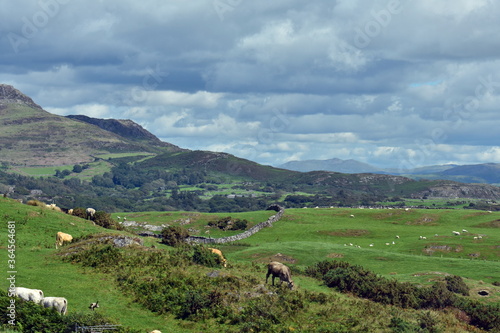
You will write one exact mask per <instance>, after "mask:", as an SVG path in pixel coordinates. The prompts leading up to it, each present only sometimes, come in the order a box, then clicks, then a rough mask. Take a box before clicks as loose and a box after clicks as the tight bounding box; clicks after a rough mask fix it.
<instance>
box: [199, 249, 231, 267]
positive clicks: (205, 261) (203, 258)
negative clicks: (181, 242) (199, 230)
mask: <svg viewBox="0 0 500 333" xmlns="http://www.w3.org/2000/svg"><path fill="white" fill-rule="evenodd" d="M193 250H194V253H193V262H194V263H195V264H198V265H203V266H207V267H223V266H224V263H223V262H222V258H221V257H220V256H218V255H217V254H215V253H213V252H212V251H210V250H209V249H207V248H205V247H203V246H201V245H196V246H194V247H193Z"/></svg>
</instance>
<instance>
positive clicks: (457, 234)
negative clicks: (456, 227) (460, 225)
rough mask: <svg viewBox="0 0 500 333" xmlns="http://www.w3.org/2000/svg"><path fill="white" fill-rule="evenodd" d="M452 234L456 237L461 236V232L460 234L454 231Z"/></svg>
mask: <svg viewBox="0 0 500 333" xmlns="http://www.w3.org/2000/svg"><path fill="white" fill-rule="evenodd" d="M452 233H453V234H454V235H455V236H460V232H458V231H452Z"/></svg>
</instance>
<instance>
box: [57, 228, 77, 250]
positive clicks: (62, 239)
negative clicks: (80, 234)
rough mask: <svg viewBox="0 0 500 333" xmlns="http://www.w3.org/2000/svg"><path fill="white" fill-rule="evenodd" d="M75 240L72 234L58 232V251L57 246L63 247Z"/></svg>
mask: <svg viewBox="0 0 500 333" xmlns="http://www.w3.org/2000/svg"><path fill="white" fill-rule="evenodd" d="M72 240H73V236H71V235H70V234H65V233H64V232H60V231H59V232H57V234H56V249H57V246H62V245H63V244H64V243H65V242H66V243H71V241H72Z"/></svg>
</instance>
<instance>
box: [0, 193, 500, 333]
mask: <svg viewBox="0 0 500 333" xmlns="http://www.w3.org/2000/svg"><path fill="white" fill-rule="evenodd" d="M0 208H1V211H2V215H1V216H0V219H1V222H2V225H1V228H0V230H1V234H2V235H4V236H2V237H3V238H4V239H2V242H1V247H0V251H1V255H0V259H1V262H3V263H7V250H6V246H5V244H6V242H5V240H6V236H5V235H6V231H7V228H6V223H7V221H16V245H17V247H16V265H17V272H18V273H17V275H16V279H17V280H16V282H17V284H18V285H19V286H29V287H32V288H40V289H43V290H44V291H45V293H46V295H47V296H49V295H50V296H66V297H67V298H68V302H69V312H72V311H73V312H74V311H78V312H88V311H89V310H88V309H87V307H88V305H89V304H90V303H91V302H95V301H97V300H98V301H99V304H100V305H101V308H100V309H98V311H100V312H102V313H103V314H104V315H106V316H109V317H111V318H115V319H116V320H117V321H118V322H119V323H121V324H123V325H125V326H129V327H133V328H135V329H138V330H140V331H146V330H152V329H154V328H163V330H165V331H168V332H189V331H193V330H198V331H206V332H211V331H217V330H216V329H215V328H216V327H218V325H219V324H218V323H217V322H215V321H213V320H212V321H207V322H206V323H202V324H199V323H194V322H190V321H179V320H178V319H175V318H174V316H173V315H169V314H167V315H165V314H162V315H158V314H155V313H152V312H150V311H148V310H146V309H145V308H144V307H142V306H140V305H139V304H137V303H136V302H134V297H133V296H131V295H125V294H123V293H122V292H121V291H120V290H119V289H118V288H117V285H116V281H115V280H114V278H113V276H112V275H110V274H106V273H103V272H98V271H95V270H93V269H91V268H83V267H81V266H79V265H75V264H71V263H69V262H65V261H62V258H61V256H60V255H58V254H60V253H64V250H63V251H62V252H61V251H60V250H55V246H54V242H55V233H56V232H57V231H63V232H68V233H70V234H72V235H73V237H74V238H75V240H74V243H77V242H78V241H79V240H80V239H82V237H85V236H87V235H91V234H96V233H102V232H104V231H105V232H107V233H121V234H129V233H128V232H127V231H110V230H105V229H102V228H100V227H98V226H95V225H93V224H92V222H90V221H86V220H82V219H79V218H76V217H72V216H68V215H65V214H62V213H58V212H54V211H50V210H47V209H44V208H41V207H33V206H26V205H22V204H19V203H17V202H16V201H14V200H9V199H5V198H0ZM273 214H274V211H258V212H247V213H217V214H208V213H197V212H135V213H130V212H127V213H116V214H113V217H114V218H115V219H117V217H118V216H120V220H121V221H123V218H124V217H126V218H127V221H137V222H141V223H145V224H150V225H177V226H181V227H183V228H186V229H189V230H190V232H194V233H198V235H200V236H206V235H207V233H206V231H209V235H210V237H224V236H229V235H232V234H235V233H238V231H222V230H219V229H216V228H207V224H208V222H210V221H214V220H217V219H220V218H224V217H227V216H231V217H232V218H234V219H236V218H238V219H246V220H247V221H248V222H249V227H250V226H252V225H255V224H257V223H260V222H263V221H265V220H267V218H268V217H269V216H271V215H273ZM350 215H354V217H350ZM499 219H500V216H499V214H498V213H487V212H483V211H473V210H410V211H405V210H404V209H392V210H389V209H387V210H386V209H384V210H382V209H380V210H379V209H373V210H371V209H344V208H333V209H328V208H325V209H321V208H320V209H287V210H286V211H285V214H284V216H283V218H282V219H281V220H280V221H278V222H276V223H274V225H273V227H270V228H264V229H263V230H261V231H260V232H259V233H257V234H255V235H253V236H251V237H249V238H247V239H244V240H242V241H241V242H236V243H232V244H224V245H223V244H218V245H217V248H219V249H221V250H222V251H223V253H224V256H225V257H226V258H227V260H228V264H229V265H228V268H227V269H224V270H225V271H226V272H227V273H225V274H229V275H228V277H227V278H228V279H229V278H231V279H237V280H239V281H242V282H240V283H241V285H242V286H243V287H245V288H250V290H253V289H251V288H255V286H256V285H258V286H259V287H258V288H263V287H260V286H261V285H262V284H263V283H264V280H265V273H266V269H265V264H266V263H267V262H268V261H269V260H277V261H281V262H283V263H285V264H287V265H288V266H290V267H291V268H292V272H293V277H294V281H295V284H296V285H298V288H299V291H301V292H306V293H311V292H318V293H324V294H326V295H329V296H328V297H334V298H336V299H337V300H342V302H339V303H338V304H337V303H336V304H330V305H324V306H323V305H320V304H319V303H318V304H316V303H314V304H313V305H310V311H312V312H310V313H309V312H307V313H306V314H303V315H301V316H306V317H304V318H310V317H308V316H310V315H312V313H324V314H325V317H322V316H319V317H315V319H313V320H314V321H316V322H317V323H318V324H319V323H320V322H322V321H328V320H333V321H338V322H339V323H345V321H346V320H347V321H348V322H350V325H353V326H352V327H359V326H356V325H374V326H366V327H375V326H376V325H382V327H383V326H384V325H385V326H386V325H387V324H388V323H387V321H388V320H389V319H387V318H390V317H392V316H394V313H395V312H394V311H395V310H394V309H392V310H391V308H386V307H384V306H382V305H378V304H373V303H371V302H369V301H364V300H363V301H360V300H358V299H356V298H351V297H349V296H346V295H342V294H339V293H337V292H335V291H334V290H332V289H329V288H327V287H325V286H324V285H322V283H321V281H318V280H315V279H312V278H310V277H307V276H305V275H303V274H302V273H303V271H304V269H305V268H306V267H307V266H309V265H311V264H314V263H317V262H319V261H323V260H325V259H329V258H330V259H335V260H344V261H347V262H349V263H351V264H357V265H361V266H363V267H366V268H367V269H370V270H372V271H374V272H375V273H377V274H380V275H382V276H386V277H389V278H395V279H397V280H400V281H410V282H412V283H418V284H428V283H431V282H432V281H436V280H439V279H443V277H444V275H445V274H455V275H459V276H462V277H464V278H465V281H466V283H467V284H468V285H469V286H470V287H471V297H472V298H477V299H481V300H482V301H484V302H492V303H500V300H499V297H498V295H499V293H500V288H499V287H497V286H495V285H493V284H492V283H493V282H499V281H500V260H499V259H500V241H499V240H500V225H499V223H500V222H499ZM463 229H466V230H467V231H468V233H463V234H461V235H460V236H454V235H453V234H452V231H453V230H458V231H462V230H463ZM396 235H398V236H399V238H396ZM436 235H437V236H436ZM479 235H481V237H482V238H481V239H480V240H474V237H478V236H479ZM419 236H426V237H427V239H426V240H422V239H419ZM393 241H394V243H395V244H392V242H393ZM386 243H389V245H386ZM350 244H352V246H351V245H350ZM370 244H373V246H370ZM144 245H145V246H146V247H151V246H153V245H154V246H155V247H156V249H157V250H158V251H166V252H167V253H172V248H170V247H168V246H166V245H163V244H160V243H159V242H158V239H155V238H145V239H144ZM471 254H472V255H471ZM4 271H7V269H4ZM178 271H179V272H182V273H183V274H190V276H193V279H202V278H203V276H205V275H206V274H208V273H210V272H212V271H213V269H212V268H208V267H203V266H198V267H196V266H193V267H179V268H178ZM132 272H133V274H135V275H139V276H141V275H145V276H147V275H148V273H147V272H145V271H144V270H143V269H142V268H141V267H135V268H133V271H132ZM195 276H196V278H195ZM2 281H3V282H2V283H1V285H0V286H1V288H2V289H4V290H5V289H6V288H7V283H8V282H7V281H6V280H5V279H3V280H2ZM479 289H486V290H488V291H489V292H490V296H488V297H480V296H478V295H477V293H473V291H474V290H479ZM252 292H254V291H252ZM326 306H328V308H326ZM369 309H371V310H369ZM308 311H309V310H308ZM331 311H334V313H335V316H334V317H332V316H333V313H332V312H331ZM360 311H361V312H363V311H368V312H370V318H371V319H370V321H367V322H366V323H367V324H362V323H361V321H359V320H358V321H356V318H358V317H359V313H360ZM308 313H309V314H308ZM327 313H328V316H326V314H327ZM377 316H380V317H377ZM398 316H404V318H405V320H406V319H407V320H410V319H408V318H410V317H411V318H417V317H418V316H419V315H418V312H417V311H414V312H413V310H412V311H406V312H405V313H404V315H403V314H402V313H400V312H398ZM412 316H413V317H412ZM443 316H447V317H446V318H447V319H443V320H445V321H447V322H453V323H454V324H453V325H455V324H456V323H455V322H454V321H455V320H456V319H453V316H452V315H449V314H448V315H443ZM327 318H329V319H327ZM332 318H336V319H332ZM383 318H385V319H383ZM379 322H384V323H379ZM368 323H369V324H368ZM295 326H296V327H299V326H298V324H297V325H295ZM293 327H294V325H292V324H291V325H290V328H291V329H290V330H292V329H293ZM325 327H326V326H325ZM377 327H378V326H377ZM214 329H215V330H214ZM365 330H366V331H370V329H369V328H365Z"/></svg>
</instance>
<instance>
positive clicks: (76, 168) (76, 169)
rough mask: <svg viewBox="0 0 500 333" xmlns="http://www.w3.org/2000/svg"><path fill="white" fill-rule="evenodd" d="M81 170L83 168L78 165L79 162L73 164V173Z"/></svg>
mask: <svg viewBox="0 0 500 333" xmlns="http://www.w3.org/2000/svg"><path fill="white" fill-rule="evenodd" d="M82 171H83V168H82V166H81V165H79V164H75V165H74V166H73V172H74V173H80V172H82Z"/></svg>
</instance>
